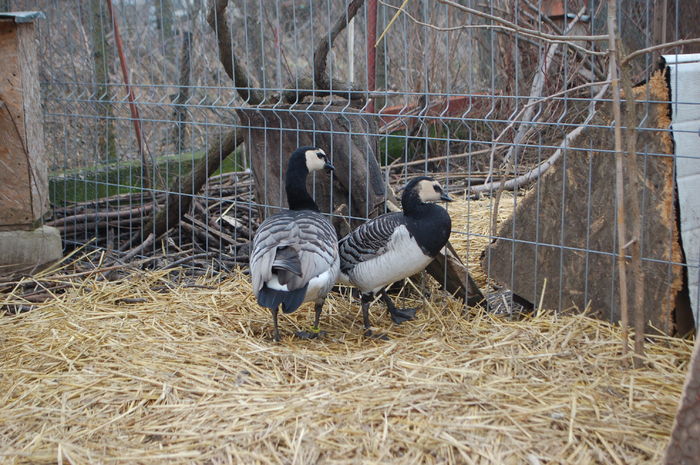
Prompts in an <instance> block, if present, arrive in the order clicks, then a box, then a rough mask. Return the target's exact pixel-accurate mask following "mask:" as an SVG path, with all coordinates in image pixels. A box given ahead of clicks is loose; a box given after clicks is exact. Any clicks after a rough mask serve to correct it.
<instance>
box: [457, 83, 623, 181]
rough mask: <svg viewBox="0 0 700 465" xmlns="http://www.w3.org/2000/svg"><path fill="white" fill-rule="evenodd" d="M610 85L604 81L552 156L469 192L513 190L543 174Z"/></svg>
mask: <svg viewBox="0 0 700 465" xmlns="http://www.w3.org/2000/svg"><path fill="white" fill-rule="evenodd" d="M609 86H610V83H609V82H605V83H604V85H603V87H602V88H601V89H600V90H599V91H598V93H597V94H596V95H595V97H593V98H592V99H591V102H590V103H589V105H588V115H587V116H586V119H585V121H584V122H583V123H581V125H580V126H578V127H576V128H575V129H574V130H572V131H571V132H569V133H568V134H567V135H566V136H564V139H563V140H562V141H561V143H560V144H559V147H558V148H557V149H556V150H555V151H554V153H553V154H552V156H550V157H549V158H548V159H546V160H545V161H543V162H542V163H541V164H539V165H537V167H536V168H534V169H533V170H530V171H528V172H527V173H525V174H523V175H522V176H518V177H517V178H514V179H511V180H508V181H505V182H490V183H487V184H482V185H480V186H473V187H472V188H471V189H470V192H471V193H473V194H476V193H480V192H488V191H493V190H495V189H499V188H501V185H503V189H504V190H510V191H512V190H515V189H518V188H520V187H523V186H526V185H528V184H529V183H531V182H532V181H535V180H537V178H539V177H540V176H541V175H542V174H544V172H545V171H547V170H548V169H549V167H550V166H552V165H553V164H554V162H556V161H557V160H558V159H559V157H561V154H562V153H563V152H564V150H566V149H568V148H569V147H570V146H571V144H572V143H573V142H574V141H575V140H576V139H577V138H578V136H580V135H581V133H582V132H583V130H584V129H585V128H586V127H587V125H588V124H589V123H590V122H591V120H592V119H593V117H594V116H595V115H596V112H597V109H596V106H595V104H596V102H597V101H598V100H599V99H600V98H601V97H602V96H603V95H604V94H605V92H606V91H607V90H608V87H609Z"/></svg>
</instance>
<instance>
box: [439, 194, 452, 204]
mask: <svg viewBox="0 0 700 465" xmlns="http://www.w3.org/2000/svg"><path fill="white" fill-rule="evenodd" d="M440 200H444V201H445V202H454V201H455V199H453V198H452V197H450V196H449V195H447V192H443V193H442V194H441V195H440Z"/></svg>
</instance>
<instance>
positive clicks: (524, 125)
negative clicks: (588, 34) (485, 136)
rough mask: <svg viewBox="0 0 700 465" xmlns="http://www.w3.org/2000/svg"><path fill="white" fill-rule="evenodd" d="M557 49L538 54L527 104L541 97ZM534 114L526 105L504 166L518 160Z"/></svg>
mask: <svg viewBox="0 0 700 465" xmlns="http://www.w3.org/2000/svg"><path fill="white" fill-rule="evenodd" d="M584 11H586V10H585V8H581V10H580V11H579V12H578V14H577V15H576V16H575V17H574V19H572V20H571V22H570V23H569V24H567V26H566V29H565V30H564V36H566V35H567V34H568V33H569V31H571V29H573V27H574V25H575V24H576V23H577V22H578V20H579V18H580V17H581V15H583V13H584ZM558 48H559V44H558V43H554V44H550V45H549V46H548V47H547V49H546V51H544V52H543V53H541V54H540V62H539V63H538V64H537V72H535V76H534V77H533V78H532V85H531V86H530V98H529V101H528V103H530V104H531V103H533V102H535V101H536V100H537V99H539V98H540V97H542V92H543V90H544V84H545V81H546V76H547V75H548V74H549V69H550V67H551V66H552V63H553V62H554V55H555V54H556V53H557V49H558ZM534 113H535V106H534V105H528V106H527V107H526V109H525V112H524V113H523V116H522V120H521V121H520V125H519V126H518V130H517V131H516V133H515V137H514V138H513V145H511V147H510V148H509V149H508V153H506V156H505V157H504V158H503V163H504V164H506V163H508V162H509V161H510V160H514V161H516V160H517V159H518V156H519V155H520V150H521V143H522V141H523V139H524V138H525V134H526V133H527V131H528V128H529V123H530V122H531V121H532V117H533V115H534Z"/></svg>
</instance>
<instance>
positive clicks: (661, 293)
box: [482, 76, 683, 334]
mask: <svg viewBox="0 0 700 465" xmlns="http://www.w3.org/2000/svg"><path fill="white" fill-rule="evenodd" d="M649 85H650V86H651V100H656V101H661V100H668V92H665V93H664V91H663V90H664V89H666V84H665V79H664V78H663V77H662V76H655V79H654V80H652V81H650V84H649ZM666 90H667V89H666ZM635 93H638V94H641V95H643V93H641V91H640V90H639V89H636V90H635ZM641 105H644V104H640V106H641ZM669 107H670V106H669V105H667V104H664V103H655V104H649V105H648V108H649V113H648V114H643V113H644V112H641V111H640V114H641V115H640V118H639V119H640V120H641V121H640V122H638V123H637V124H638V127H642V128H643V130H641V131H639V133H638V141H637V147H638V148H639V149H640V150H643V151H644V153H641V154H638V155H637V157H638V164H639V166H640V168H641V169H640V171H641V172H642V173H643V174H644V175H643V177H642V179H640V183H639V186H640V188H639V190H638V192H635V193H632V192H629V188H628V189H627V190H628V192H627V193H626V196H629V195H638V196H639V198H640V199H643V200H642V202H641V205H643V206H644V208H643V210H642V211H641V215H642V217H643V218H642V225H643V227H642V238H641V247H642V252H643V253H642V259H643V263H642V270H643V274H644V277H645V278H644V282H645V286H644V302H645V305H644V308H645V309H646V310H647V314H646V315H645V316H644V318H645V321H646V322H651V324H653V326H654V327H655V328H657V329H660V330H661V331H663V332H665V333H668V334H671V333H673V332H674V330H675V329H676V328H675V327H674V315H673V310H674V309H679V308H680V306H679V304H678V303H677V302H676V300H677V297H678V296H679V295H680V293H681V290H682V288H683V270H682V266H681V265H672V264H668V263H667V262H674V263H680V262H681V261H682V251H681V247H680V243H679V239H678V238H679V231H678V226H677V216H676V210H675V193H674V168H673V157H671V156H663V154H670V153H672V145H671V143H670V137H669V134H668V132H664V131H661V130H658V129H667V128H668V126H669V123H670V120H669V110H670V108H669ZM610 114H611V111H610V109H609V108H606V107H605V106H603V107H602V108H601V111H600V112H599V114H598V116H596V118H595V119H594V120H593V121H592V125H591V127H588V128H586V130H585V131H584V133H583V134H582V136H581V138H580V139H579V140H581V141H585V140H590V141H594V142H592V144H591V145H592V146H595V147H596V150H576V149H569V150H568V151H567V152H566V153H565V154H564V155H563V156H562V157H561V158H560V159H559V160H558V161H557V162H556V164H555V165H554V166H553V167H552V169H550V171H548V172H547V173H546V174H545V175H544V176H543V177H542V178H541V180H540V182H539V183H538V184H537V185H536V186H535V187H534V189H533V190H531V191H530V192H528V194H527V195H526V196H525V198H524V199H523V200H522V201H520V202H519V205H518V207H517V208H516V210H515V212H514V213H513V216H512V217H511V218H509V219H508V220H507V221H505V222H503V224H502V225H501V227H500V228H499V230H498V233H497V235H498V236H499V237H501V239H498V240H496V241H495V242H494V243H493V244H492V245H491V246H489V247H488V248H487V250H486V251H485V253H484V257H483V260H482V266H483V267H484V269H485V271H486V272H487V274H488V275H489V276H490V277H491V278H494V279H495V280H496V281H499V282H500V283H503V284H504V285H506V286H507V287H509V288H510V289H512V291H513V292H514V293H515V294H516V295H518V296H520V297H522V298H524V299H526V300H528V301H529V302H531V303H533V304H534V305H538V304H539V303H540V301H541V302H542V304H543V305H542V306H543V308H548V309H555V310H556V309H568V308H571V307H574V306H575V307H577V308H578V309H579V310H581V311H582V310H584V309H585V308H587V306H589V305H590V312H591V313H592V314H593V315H595V316H598V317H600V318H603V319H608V320H610V321H615V322H616V321H618V320H619V319H620V316H621V315H620V309H619V286H618V284H617V281H618V275H617V270H616V267H615V260H616V253H617V244H616V239H615V238H616V234H615V231H616V230H615V225H616V221H615V218H616V217H615V206H614V202H613V201H612V199H614V198H615V195H614V194H615V177H614V175H613V174H614V173H615V159H614V153H612V147H613V135H612V131H611V129H610V125H611V122H610V118H609V116H608V117H606V116H605V115H610ZM606 126H607V127H606ZM581 145H582V144H581ZM647 154H650V155H647ZM626 216H628V217H629V212H628V213H627V215H626ZM628 275H629V276H628V279H633V276H632V275H631V274H630V273H628ZM545 281H546V285H545ZM543 292H544V295H542V293H543ZM676 319H677V318H676Z"/></svg>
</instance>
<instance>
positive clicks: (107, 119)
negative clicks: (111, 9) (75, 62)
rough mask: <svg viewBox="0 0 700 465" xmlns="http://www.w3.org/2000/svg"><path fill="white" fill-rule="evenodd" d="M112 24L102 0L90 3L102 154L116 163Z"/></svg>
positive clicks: (100, 150) (90, 26)
mask: <svg viewBox="0 0 700 465" xmlns="http://www.w3.org/2000/svg"><path fill="white" fill-rule="evenodd" d="M111 24H112V22H111V20H110V17H109V14H108V13H107V11H106V10H105V9H104V8H103V2H102V1H101V0H90V20H89V21H88V29H89V30H91V31H92V57H93V62H94V66H95V83H96V86H95V93H96V97H97V100H99V101H100V103H99V104H98V105H97V113H98V116H99V117H100V121H99V122H98V124H97V127H98V130H99V135H98V138H99V139H98V140H99V143H98V153H99V155H100V157H101V158H102V159H103V160H105V161H108V162H112V161H116V159H117V150H116V144H115V137H114V126H113V123H112V120H113V118H112V92H111V89H110V86H109V72H110V70H111V68H112V63H113V62H114V53H113V48H112V45H111V44H109V43H108V42H107V39H106V36H107V34H108V33H109V32H110V31H111Z"/></svg>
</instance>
